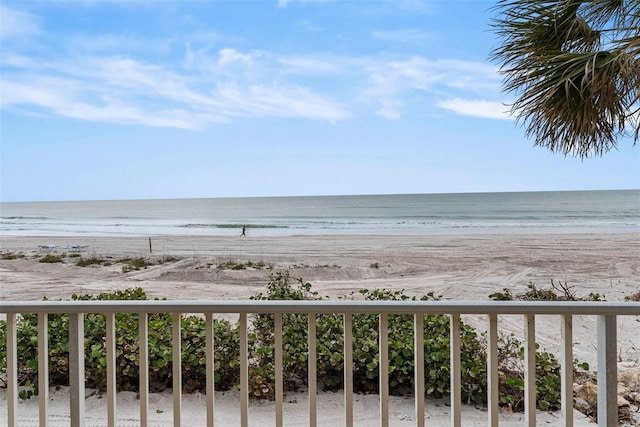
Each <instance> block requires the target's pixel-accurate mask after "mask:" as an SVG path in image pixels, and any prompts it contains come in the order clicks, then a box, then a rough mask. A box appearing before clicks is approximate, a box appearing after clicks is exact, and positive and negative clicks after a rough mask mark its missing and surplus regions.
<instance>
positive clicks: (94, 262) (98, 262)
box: [76, 257, 105, 267]
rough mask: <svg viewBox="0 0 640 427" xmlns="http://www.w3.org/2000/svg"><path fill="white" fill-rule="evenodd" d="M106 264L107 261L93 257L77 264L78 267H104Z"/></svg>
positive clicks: (82, 259) (80, 260) (81, 260)
mask: <svg viewBox="0 0 640 427" xmlns="http://www.w3.org/2000/svg"><path fill="white" fill-rule="evenodd" d="M104 263H105V260H103V259H101V258H96V257H91V258H81V259H79V260H78V261H77V262H76V265H77V266H78V267H88V266H90V265H102V264H104Z"/></svg>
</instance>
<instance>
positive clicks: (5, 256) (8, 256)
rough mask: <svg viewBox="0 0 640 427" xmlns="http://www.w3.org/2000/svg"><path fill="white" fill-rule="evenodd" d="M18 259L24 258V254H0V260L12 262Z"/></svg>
mask: <svg viewBox="0 0 640 427" xmlns="http://www.w3.org/2000/svg"><path fill="white" fill-rule="evenodd" d="M20 258H25V254H23V253H22V252H18V253H17V254H16V253H13V252H2V253H1V254H0V259H6V260H14V259H20Z"/></svg>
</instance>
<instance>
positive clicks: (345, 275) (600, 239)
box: [0, 233, 640, 425]
mask: <svg viewBox="0 0 640 427" xmlns="http://www.w3.org/2000/svg"><path fill="white" fill-rule="evenodd" d="M72 245H74V246H75V245H83V246H86V247H85V248H83V252H81V254H82V256H83V257H89V256H95V257H99V258H101V259H105V260H109V261H112V264H111V265H108V266H89V267H77V266H75V265H74V263H75V261H76V260H77V258H68V257H67V258H65V262H62V263H54V264H47V263H40V262H38V259H39V258H40V257H42V256H43V255H44V254H46V253H57V254H63V253H66V254H69V253H70V252H71V248H72ZM150 245H151V247H150ZM42 246H48V247H47V248H43V247H42ZM0 250H1V251H2V252H3V253H9V252H10V253H14V254H18V253H21V254H23V255H25V257H24V258H19V259H11V260H9V259H3V260H1V261H0V281H1V282H2V286H1V288H0V300H3V301H8V300H39V299H41V298H42V297H44V296H46V297H48V298H50V299H66V298H69V297H70V295H71V294H73V293H76V294H97V293H101V292H107V291H112V290H115V289H125V288H132V287H141V288H143V289H144V290H145V291H146V292H147V294H148V296H149V297H150V298H155V297H166V298H168V299H245V298H249V297H250V296H252V295H255V294H256V293H258V292H261V291H264V290H265V285H266V283H267V280H268V277H269V274H271V273H272V272H274V271H283V270H289V272H290V274H291V276H292V277H296V278H297V277H299V278H302V279H304V280H305V281H307V282H310V283H311V284H312V286H313V288H312V289H313V290H315V291H318V292H319V293H320V295H328V296H330V297H337V296H348V295H350V294H351V293H352V292H354V291H357V290H359V289H382V288H385V289H404V290H405V292H406V293H407V294H409V295H423V294H426V293H428V292H434V293H435V294H436V295H441V296H442V298H443V299H445V300H489V295H490V294H491V293H493V292H496V291H501V290H502V289H503V288H509V289H510V290H511V292H512V294H514V295H517V294H522V293H524V292H526V290H527V285H529V284H530V283H534V284H535V285H537V286H540V287H544V288H548V287H550V283H551V280H553V281H554V282H556V283H558V282H559V281H561V282H562V283H566V284H567V285H569V286H571V287H572V290H573V291H574V293H575V294H576V296H577V297H586V296H588V295H589V294H590V293H598V294H600V295H601V296H603V297H604V298H605V299H606V300H607V301H624V300H625V297H626V296H630V295H632V294H634V293H637V292H639V291H640V235H639V234H637V233H627V234H623V233H619V234H565V235H558V234H549V235H541V234H536V235H523V234H509V235H485V234H477V235H433V236H290V237H259V238H258V237H251V235H249V236H248V237H246V238H240V237H202V236H198V237H193V236H189V237H186V236H185V237H173V236H172V237H152V238H151V242H150V241H149V238H146V237H145V238H133V237H126V238H125V237H72V238H71V237H2V240H1V243H0ZM127 257H132V258H135V257H144V258H149V259H150V260H152V261H156V262H157V261H161V260H162V261H165V262H163V263H158V264H156V265H152V266H149V267H147V268H145V269H142V270H139V271H131V272H127V273H124V272H123V270H122V264H121V263H120V262H118V261H119V260H122V259H123V258H127ZM249 262H251V263H252V264H253V265H254V266H256V265H262V266H264V267H262V268H256V267H250V268H246V269H242V270H232V269H229V268H218V266H221V265H224V264H225V263H226V264H227V265H233V264H239V263H244V264H246V263H249ZM267 267H268V268H267ZM463 320H465V321H466V322H468V323H470V324H472V325H474V326H476V327H478V328H480V329H482V328H484V323H485V320H484V319H482V318H474V317H471V316H467V317H466V318H464V319H463ZM639 322H640V318H639V317H637V316H628V317H620V318H619V320H618V352H619V358H620V361H621V362H624V363H626V364H632V365H633V364H639V363H640V342H639V341H638V339H637V333H638V331H639V330H640V323H639ZM499 327H500V329H501V330H503V331H504V332H512V331H513V332H516V334H520V333H521V330H522V319H521V318H520V317H519V316H501V317H500V319H499ZM536 330H537V342H538V343H540V345H541V347H542V348H544V349H546V350H548V351H551V352H556V353H558V348H557V343H558V342H559V339H558V338H559V333H560V332H559V319H558V318H557V317H554V316H538V317H537V318H536ZM594 332H595V318H591V317H582V316H577V317H576V318H575V319H574V352H575V357H576V358H577V359H578V360H580V361H586V362H588V363H590V364H591V365H592V366H595V351H594V349H595V333H594ZM228 394H229V393H228ZM231 394H232V393H231ZM122 398H123V399H124V397H122ZM368 398H369V397H368V396H367V397H364V396H363V397H362V399H363V402H364V401H365V400H366V399H368ZM185 399H197V397H195V396H191V397H185ZM326 399H327V402H333V403H327V405H329V406H331V405H335V404H340V399H339V398H338V399H337V402H338V403H336V398H335V397H334V398H333V400H332V398H331V396H327V397H326ZM376 399H377V398H376ZM201 400H203V399H201ZM291 400H292V401H294V400H295V401H297V402H300V404H299V405H297V406H299V407H300V408H297V409H295V408H293V407H290V408H289V409H288V413H289V414H293V413H295V412H296V411H299V412H301V415H300V416H301V417H303V416H304V414H305V411H306V406H305V405H304V404H302V403H303V402H302V400H304V399H303V398H302V397H296V398H295V399H291ZM400 400H401V399H400ZM222 401H225V400H224V399H222ZM376 401H377V400H376ZM29 404H30V402H27V403H26V404H24V405H21V407H22V406H24V407H25V408H26V407H27V406H29ZM411 404H412V401H411V402H408V403H406V404H405V406H407V405H408V407H409V408H410V407H411ZM252 405H254V406H255V407H256V408H258V407H260V404H259V403H255V404H252ZM256 405H257V406H256ZM363 405H365V406H366V405H370V403H366V402H365V403H363ZM398 405H399V406H400V407H403V408H404V406H402V403H399V404H398ZM293 406H296V405H293ZM167 409H168V410H170V408H167ZM252 410H256V411H258V412H259V411H260V410H259V409H255V408H254V409H252ZM466 411H467V412H465V413H466V416H467V417H468V419H469V423H466V424H465V425H475V424H473V423H472V420H475V421H478V423H479V425H482V424H484V423H486V421H485V420H486V412H483V411H482V410H476V409H473V408H467V410H466ZM333 412H334V413H335V409H334V410H333ZM366 412H367V410H364V413H366ZM368 412H371V411H370V410H369V411H368ZM408 413H409V414H410V413H411V410H410V409H409V412H408ZM439 413H442V411H440V412H439ZM334 415H335V414H334ZM221 416H222V415H221ZM290 416H291V417H292V418H291V420H290V423H289V424H291V425H304V424H305V421H301V420H298V421H296V420H297V418H296V417H295V416H293V415H290ZM363 416H365V415H363ZM366 416H367V417H368V416H369V415H366ZM397 416H398V417H400V418H401V417H402V415H401V414H398V415H397ZM504 416H505V417H506V418H505V420H504V421H505V422H506V423H507V424H505V425H509V424H508V423H509V422H510V421H509V420H512V421H513V422H514V423H515V424H514V425H517V424H518V421H517V417H518V416H519V415H518V414H504ZM547 416H552V417H556V418H555V419H556V421H557V420H558V418H557V417H558V416H559V414H550V415H549V414H541V417H542V418H541V419H545V418H544V417H547ZM434 417H435V415H434ZM479 417H480V418H479ZM514 417H516V418H514ZM580 417H581V414H577V415H576V419H577V421H578V423H579V422H580V420H581V419H582V421H584V423H587V420H585V419H584V418H580ZM260 418H263V417H260ZM436 418H437V417H435V418H434V422H435V423H436V425H448V418H445V419H444V420H442V424H440V423H439V421H436ZM305 419H306V418H305ZM366 420H369V418H366V417H365V418H361V419H360V421H362V422H363V423H364V424H361V425H367V421H366ZM396 421H397V423H395V424H394V425H405V424H402V422H401V420H400V419H397V420H396ZM406 421H407V422H408V420H406ZM475 421H473V422H475ZM501 421H502V420H501ZM268 422H269V421H267V424H264V423H263V422H260V424H261V425H263V424H264V425H268ZM548 422H550V423H551V424H554V422H553V420H549V421H548ZM410 424H411V423H410V422H409V424H406V425H410ZM123 425H125V424H123ZM127 425H128V424H127ZM159 425H164V424H159ZM185 425H189V424H185ZM193 425H199V424H198V423H195V424H193ZM221 425H227V424H224V422H223V424H221ZM229 425H235V423H233V422H231V424H229ZM327 425H330V423H329V424H327ZM578 425H580V424H578Z"/></svg>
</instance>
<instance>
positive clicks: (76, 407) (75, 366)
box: [69, 313, 85, 427]
mask: <svg viewBox="0 0 640 427" xmlns="http://www.w3.org/2000/svg"><path fill="white" fill-rule="evenodd" d="M84 398H85V396H84V314H82V313H73V314H70V315H69V405H70V415H71V417H70V418H71V420H70V422H71V427H84Z"/></svg>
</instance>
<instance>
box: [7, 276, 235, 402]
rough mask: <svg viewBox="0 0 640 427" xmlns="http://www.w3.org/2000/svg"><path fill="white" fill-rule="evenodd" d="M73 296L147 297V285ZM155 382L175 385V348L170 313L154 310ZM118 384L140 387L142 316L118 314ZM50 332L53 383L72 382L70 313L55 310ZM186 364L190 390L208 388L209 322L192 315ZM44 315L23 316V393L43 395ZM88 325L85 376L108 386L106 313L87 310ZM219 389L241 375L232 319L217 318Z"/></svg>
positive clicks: (185, 326)
mask: <svg viewBox="0 0 640 427" xmlns="http://www.w3.org/2000/svg"><path fill="white" fill-rule="evenodd" d="M72 299H73V300H146V299H147V297H146V294H145V292H144V291H143V290H142V289H141V288H136V289H127V290H125V291H115V292H112V293H104V294H100V295H98V296H91V295H81V296H78V295H75V294H74V295H73V296H72ZM148 316H149V318H148V321H149V365H150V368H149V381H150V385H151V389H152V391H160V390H162V389H164V388H165V387H167V386H168V385H170V384H171V378H172V371H171V369H172V352H171V348H172V346H171V328H172V317H171V315H170V314H149V315H148ZM115 320H116V331H117V334H116V381H117V384H116V387H117V389H118V390H119V391H137V390H138V385H139V383H138V382H139V380H138V378H139V376H138V374H139V372H138V368H139V362H138V361H139V356H138V336H139V335H138V315H137V314H117V315H116V319H115ZM48 322H49V324H48V330H49V378H50V379H49V381H50V383H51V384H56V385H68V383H69V371H68V366H69V335H68V331H69V317H68V316H67V315H63V314H50V315H49V317H48ZM181 322H182V363H183V386H184V389H185V391H187V392H189V391H196V390H200V391H204V390H205V388H206V387H205V378H206V365H205V345H204V342H205V322H204V319H202V318H199V317H196V316H189V317H183V318H182V320H181ZM37 324H38V318H37V316H36V315H33V314H25V315H22V316H20V317H19V318H18V327H17V334H18V360H19V361H20V371H19V383H20V385H21V386H25V387H27V388H26V390H25V391H24V393H22V397H25V398H26V397H30V396H31V395H33V394H34V393H37V388H36V385H37V366H38V358H37V357H38V356H37V345H38V333H37ZM84 327H85V379H86V386H87V387H89V388H96V389H99V390H104V389H105V388H106V366H107V361H106V348H105V331H106V318H105V316H104V315H101V314H87V315H86V316H85V320H84ZM214 333H215V345H216V348H215V356H214V357H215V362H214V363H215V366H216V374H215V379H216V388H217V389H219V390H226V389H229V388H231V387H233V386H234V385H235V384H236V383H237V380H238V378H239V368H238V356H239V349H238V346H237V341H238V330H237V327H232V326H231V324H230V323H229V322H228V321H226V320H217V319H214ZM0 344H2V347H0V371H3V372H6V362H7V360H6V356H7V355H6V322H5V321H2V322H0Z"/></svg>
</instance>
